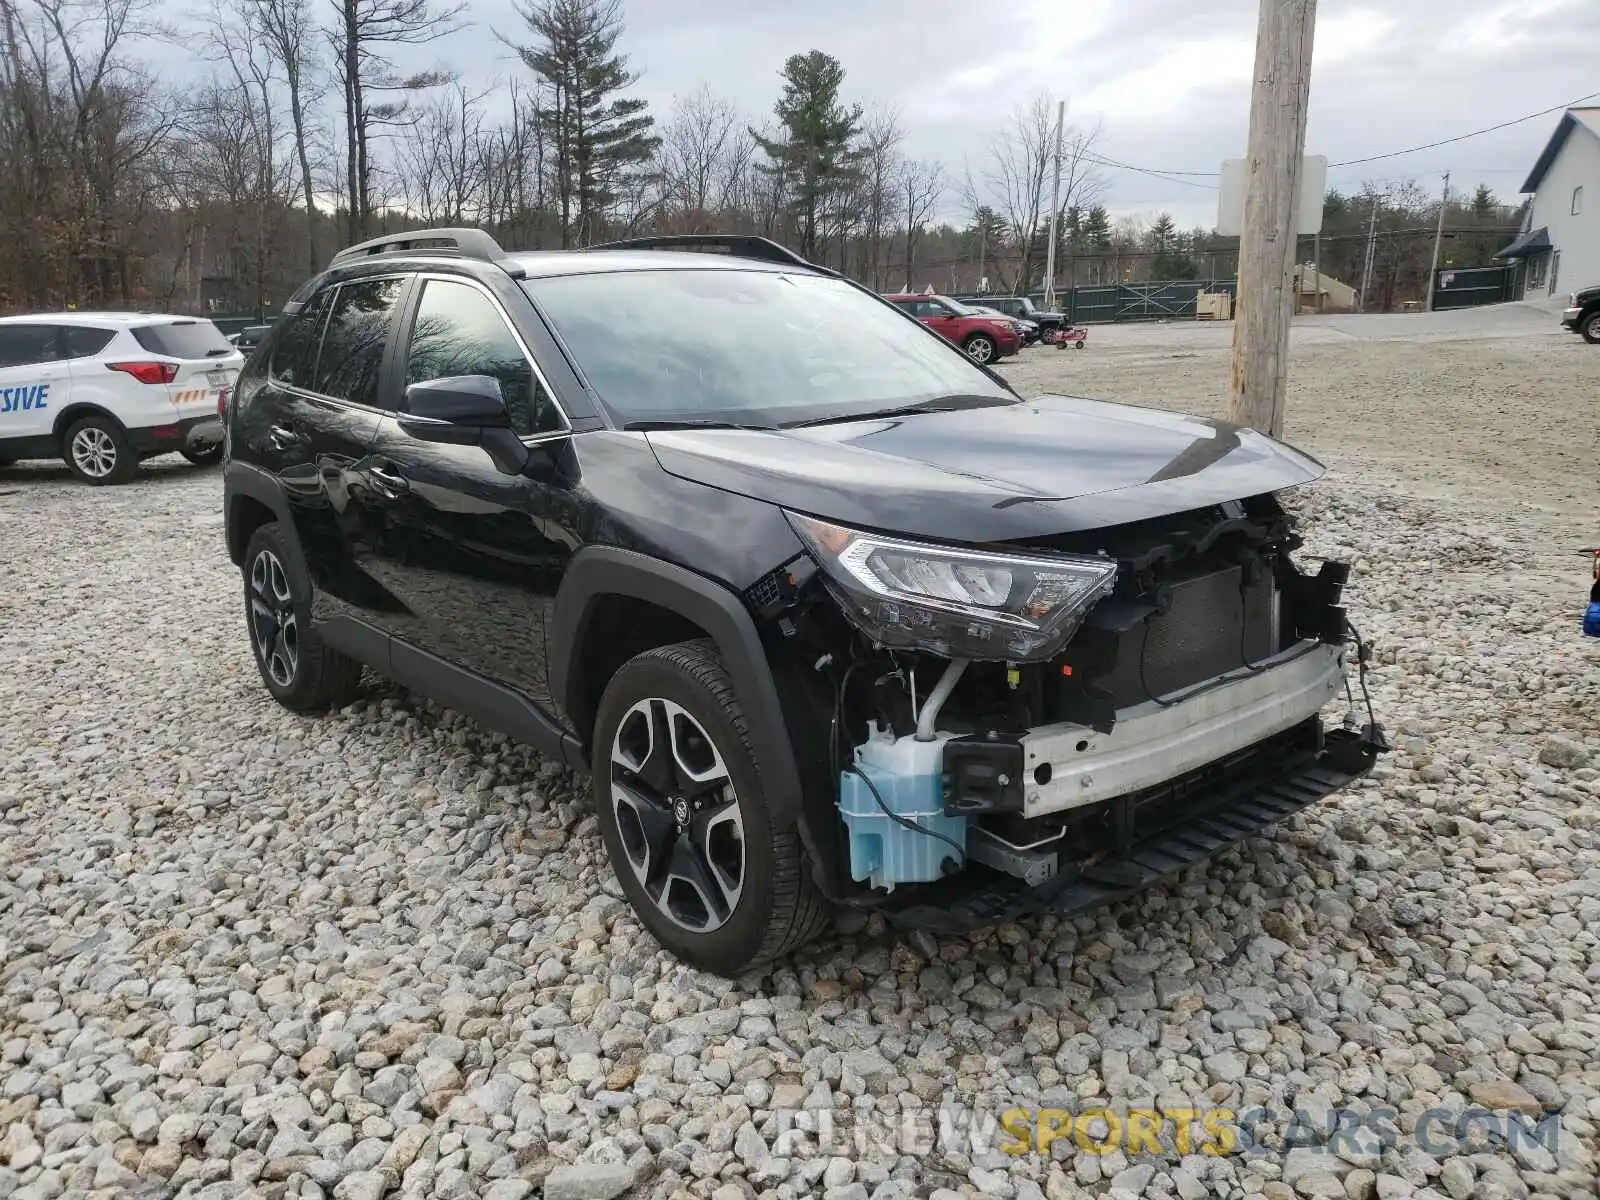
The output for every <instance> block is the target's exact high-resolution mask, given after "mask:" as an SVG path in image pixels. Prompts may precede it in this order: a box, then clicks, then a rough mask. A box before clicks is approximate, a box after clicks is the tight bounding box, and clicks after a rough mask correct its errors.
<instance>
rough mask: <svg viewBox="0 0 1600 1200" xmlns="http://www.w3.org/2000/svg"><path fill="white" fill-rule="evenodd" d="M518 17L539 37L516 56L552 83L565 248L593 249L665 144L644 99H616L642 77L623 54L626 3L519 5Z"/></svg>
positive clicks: (543, 116)
mask: <svg viewBox="0 0 1600 1200" xmlns="http://www.w3.org/2000/svg"><path fill="white" fill-rule="evenodd" d="M517 13H518V15H519V16H521V17H522V19H523V20H524V21H525V22H526V23H527V26H528V29H529V30H530V31H531V32H532V33H533V34H534V35H535V37H536V38H537V39H538V41H537V43H536V44H535V45H532V46H518V47H516V50H517V53H518V54H519V55H520V56H521V58H522V61H523V62H524V63H525V64H526V65H527V66H528V68H529V69H530V70H532V71H533V72H534V73H535V74H537V75H538V76H539V77H540V78H541V79H543V80H544V82H545V83H546V85H547V89H546V92H545V98H544V99H543V100H542V101H541V102H540V104H539V108H538V114H537V116H538V120H539V123H540V125H541V126H542V127H543V130H544V136H545V137H546V139H547V140H548V144H549V145H550V147H551V150H552V157H553V159H554V170H555V180H554V182H555V198H556V203H557V204H558V205H559V207H560V210H561V244H562V246H563V247H566V246H570V245H572V244H573V243H574V241H575V242H576V243H577V244H578V245H580V246H582V245H587V244H588V243H589V242H591V241H593V240H594V238H595V237H596V236H597V235H598V234H599V233H600V228H601V223H602V221H603V220H604V218H605V216H606V213H607V212H608V211H609V210H610V209H611V207H612V206H613V205H614V204H615V203H616V200H617V196H618V194H619V192H620V191H621V190H622V185H623V184H624V182H625V181H626V180H627V177H628V175H629V173H630V172H632V171H635V170H637V169H638V168H639V167H641V166H643V165H645V164H647V163H648V162H649V161H650V159H651V156H652V155H654V153H655V150H656V147H657V146H658V145H659V144H660V141H661V139H660V138H658V137H656V136H655V135H654V134H653V133H652V132H651V130H652V128H653V127H654V125H655V121H654V118H652V117H651V116H650V114H649V113H648V112H647V111H646V108H647V105H646V103H645V101H643V100H637V99H626V98H622V97H618V95H617V93H618V92H621V91H624V90H625V89H627V88H628V87H630V86H632V84H633V83H634V82H635V80H636V79H637V76H635V75H634V74H633V73H632V72H630V71H629V70H628V68H627V59H626V57H625V56H623V55H621V54H618V53H616V45H617V39H618V38H620V37H621V36H622V31H623V25H622V2H621V0H518V4H517Z"/></svg>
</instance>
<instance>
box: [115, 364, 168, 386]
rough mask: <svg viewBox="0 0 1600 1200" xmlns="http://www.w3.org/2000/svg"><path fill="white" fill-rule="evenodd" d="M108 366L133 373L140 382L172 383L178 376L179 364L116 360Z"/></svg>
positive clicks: (126, 372)
mask: <svg viewBox="0 0 1600 1200" xmlns="http://www.w3.org/2000/svg"><path fill="white" fill-rule="evenodd" d="M106 368H107V369H108V370H112V371H121V372H122V373H123V374H124V375H132V376H133V377H134V378H135V379H137V380H138V381H139V382H140V383H171V382H172V381H173V380H174V379H176V378H177V377H178V364H177V363H165V362H114V363H107V364H106Z"/></svg>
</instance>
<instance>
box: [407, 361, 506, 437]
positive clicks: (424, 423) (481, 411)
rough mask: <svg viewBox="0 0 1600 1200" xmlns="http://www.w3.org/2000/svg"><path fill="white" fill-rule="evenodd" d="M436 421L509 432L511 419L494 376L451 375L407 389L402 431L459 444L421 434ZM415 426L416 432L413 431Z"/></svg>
mask: <svg viewBox="0 0 1600 1200" xmlns="http://www.w3.org/2000/svg"><path fill="white" fill-rule="evenodd" d="M413 418H415V420H413ZM436 421H443V422H445V423H446V424H449V425H456V426H462V427H465V428H469V429H509V428H510V427H511V416H510V414H509V413H507V412H506V399H505V395H504V393H502V392H501V390H500V381H499V380H498V379H496V378H495V377H494V376H493V375H449V376H446V377H445V378H443V379H430V380H428V381H427V382H426V383H413V384H412V385H411V386H410V387H408V388H406V411H405V414H404V415H403V416H402V417H401V418H400V424H401V427H402V428H404V429H405V431H406V432H407V433H409V434H411V435H412V436H413V437H420V438H424V439H426V440H438V441H454V440H456V439H454V438H439V439H430V438H428V435H427V433H425V432H419V430H426V429H429V428H430V427H431V424H432V423H433V422H436ZM413 424H414V425H416V426H417V429H413V428H411V426H412V425H413Z"/></svg>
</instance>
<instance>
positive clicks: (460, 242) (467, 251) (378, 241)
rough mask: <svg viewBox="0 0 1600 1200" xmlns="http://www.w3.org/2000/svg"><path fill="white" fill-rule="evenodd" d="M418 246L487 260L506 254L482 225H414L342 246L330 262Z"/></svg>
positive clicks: (408, 249)
mask: <svg viewBox="0 0 1600 1200" xmlns="http://www.w3.org/2000/svg"><path fill="white" fill-rule="evenodd" d="M418 250H426V251H432V252H434V253H438V254H457V255H460V256H461V257H462V258H478V259H482V260H484V261H485V262H499V261H500V260H501V259H503V258H505V256H506V252H505V251H504V250H502V249H500V243H499V242H497V241H495V240H494V239H493V238H492V237H490V236H489V235H488V234H487V233H485V232H484V231H483V230H481V229H412V230H408V231H407V232H405V233H390V234H385V235H384V236H382V237H375V238H370V239H368V240H367V241H365V242H360V243H358V244H356V245H354V246H351V247H349V248H348V249H345V250H341V251H339V253H337V254H335V255H334V256H333V261H332V262H330V263H329V264H328V265H329V266H330V267H337V266H343V265H344V264H346V263H351V262H355V261H356V260H358V259H362V258H371V257H372V256H374V255H378V254H399V253H404V252H407V251H418Z"/></svg>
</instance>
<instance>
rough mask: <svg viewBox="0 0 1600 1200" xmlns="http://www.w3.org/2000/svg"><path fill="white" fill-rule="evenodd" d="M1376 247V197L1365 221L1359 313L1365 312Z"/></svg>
mask: <svg viewBox="0 0 1600 1200" xmlns="http://www.w3.org/2000/svg"><path fill="white" fill-rule="evenodd" d="M1377 246H1378V197H1377V196H1374V197H1373V198H1372V216H1371V217H1369V218H1368V219H1367V261H1366V262H1365V264H1363V265H1362V268H1361V311H1362V312H1366V311H1367V289H1368V288H1369V287H1371V286H1372V252H1373V251H1374V250H1375V249H1377Z"/></svg>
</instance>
